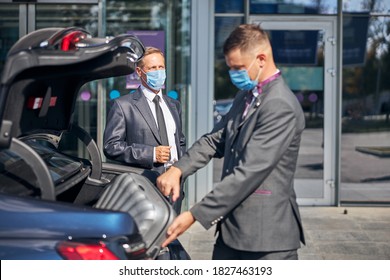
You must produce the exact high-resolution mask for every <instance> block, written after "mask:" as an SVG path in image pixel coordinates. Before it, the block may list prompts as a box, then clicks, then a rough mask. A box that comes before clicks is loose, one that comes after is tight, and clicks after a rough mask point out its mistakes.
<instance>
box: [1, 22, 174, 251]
mask: <svg viewBox="0 0 390 280" xmlns="http://www.w3.org/2000/svg"><path fill="white" fill-rule="evenodd" d="M143 52H144V47H143V45H142V43H141V42H140V41H139V40H138V39H137V38H135V37H133V36H131V35H127V34H124V35H120V36H117V37H113V38H110V39H106V38H104V39H100V38H92V37H91V35H90V34H88V32H86V31H85V30H82V29H79V28H47V29H41V30H38V31H35V32H33V33H30V34H28V35H26V36H25V37H23V38H22V39H20V40H19V41H18V42H17V43H16V44H15V45H14V46H13V47H12V49H11V50H10V52H9V54H8V57H7V60H6V64H5V67H4V71H3V74H2V77H1V88H0V125H1V127H0V155H7V156H8V155H10V157H11V158H13V157H14V155H16V156H15V157H17V158H20V159H22V160H23V161H24V164H25V165H26V166H28V167H26V168H22V167H21V165H18V164H15V162H17V161H12V163H13V164H10V165H9V166H5V167H4V170H5V174H7V176H8V175H9V174H13V176H14V177H15V176H16V177H23V178H22V179H23V180H19V181H17V183H9V184H8V183H6V179H4V180H3V182H4V183H5V187H4V186H3V187H2V188H1V192H4V193H7V194H11V195H16V196H26V197H34V198H40V199H43V200H46V201H52V202H61V203H70V204H71V205H73V206H74V207H76V208H77V209H82V208H87V209H88V211H98V212H99V213H101V211H102V210H104V211H109V212H112V211H114V212H121V213H127V214H128V215H129V216H130V217H131V221H132V222H134V223H135V225H136V228H133V227H132V228H131V232H127V233H125V234H127V235H128V236H134V234H135V233H138V234H140V235H141V237H142V240H143V246H145V257H146V258H156V257H157V256H158V255H159V253H160V249H161V247H160V244H161V243H162V241H163V240H164V238H165V233H166V230H167V227H168V225H169V224H170V223H171V222H172V220H173V219H174V217H175V212H174V210H173V208H172V207H171V205H170V204H169V203H168V201H167V200H166V199H165V198H164V197H163V196H162V195H161V194H160V192H159V191H158V190H157V188H156V187H155V186H154V181H155V179H156V177H157V175H156V174H155V173H153V172H151V171H148V170H142V169H137V168H131V167H123V166H121V165H117V164H103V163H102V160H101V155H100V152H99V149H98V147H97V145H96V143H95V141H94V140H93V139H92V137H91V136H90V135H89V134H88V133H86V132H85V130H83V129H82V128H80V127H78V126H77V125H74V124H72V116H73V111H74V107H75V102H76V98H77V96H78V92H79V89H80V87H81V86H82V85H84V84H85V83H86V82H89V81H91V80H96V79H101V78H108V77H113V76H122V75H128V74H131V73H132V72H133V71H134V69H135V63H136V62H137V61H138V60H139V59H141V58H142V56H143ZM64 133H71V134H73V135H74V136H75V137H76V138H78V139H79V140H81V141H82V143H84V144H85V145H86V147H87V150H88V151H89V155H90V157H89V159H80V158H75V157H73V156H70V155H66V154H64V153H63V152H61V151H60V150H59V149H58V147H59V144H60V142H61V138H62V135H63V134H64ZM4 157H5V156H3V158H4ZM8 162H9V161H8ZM103 165H104V167H103ZM7 168H8V169H7ZM27 169H29V170H27ZM20 170H25V171H24V172H25V173H26V174H25V175H22V174H24V173H23V172H21V171H20ZM7 176H4V177H3V178H6V177H7ZM7 178H8V177H7ZM28 178H31V180H30V179H28ZM11 181H12V180H10V182H11ZM22 181H28V184H26V183H25V182H22ZM27 185H28V186H27ZM80 207H81V208H80ZM97 223H99V221H97ZM111 237H113V236H111Z"/></svg>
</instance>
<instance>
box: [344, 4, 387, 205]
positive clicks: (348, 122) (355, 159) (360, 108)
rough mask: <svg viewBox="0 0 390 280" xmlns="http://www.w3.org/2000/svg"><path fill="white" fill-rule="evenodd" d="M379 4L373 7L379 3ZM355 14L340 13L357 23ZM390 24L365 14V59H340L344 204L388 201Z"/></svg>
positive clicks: (382, 18) (385, 20) (382, 19)
mask: <svg viewBox="0 0 390 280" xmlns="http://www.w3.org/2000/svg"><path fill="white" fill-rule="evenodd" d="M351 2H352V1H351ZM363 2H365V3H366V1H362V2H360V3H361V4H362V5H361V6H360V8H362V7H363V8H364V7H365V6H364V5H363ZM380 2H381V1H378V2H376V5H375V6H374V7H378V5H379V6H380V5H381V3H380ZM382 4H384V3H383V2H382ZM349 8H350V9H352V5H351V6H350V7H349ZM354 17H355V18H354ZM356 17H359V16H358V15H352V14H348V15H346V16H345V18H346V20H347V21H353V20H354V19H355V23H356V24H358V23H357V22H358V21H356ZM389 27H390V17H370V18H369V21H368V29H367V38H365V40H364V47H365V49H364V52H365V56H364V59H363V60H362V62H361V63H359V64H355V65H354V64H348V63H344V67H343V90H342V94H343V102H342V104H343V105H342V139H341V141H342V142H341V143H342V149H341V162H342V168H341V181H342V186H341V200H342V201H344V202H356V201H359V202H384V201H388V202H389V201H390V194H389V183H390V120H389V115H390V80H389V79H388V78H385V77H388V73H389V71H390V52H389V45H390V37H389V36H388V33H389Z"/></svg>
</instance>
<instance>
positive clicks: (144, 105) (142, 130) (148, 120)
mask: <svg viewBox="0 0 390 280" xmlns="http://www.w3.org/2000/svg"><path fill="white" fill-rule="evenodd" d="M136 72H137V74H138V76H139V77H140V80H141V86H140V87H139V88H138V89H137V90H136V91H135V92H134V93H132V94H126V95H124V96H121V97H119V98H116V99H114V100H112V101H111V108H110V110H109V113H108V116H107V123H106V128H105V131H104V140H103V142H104V149H103V150H104V154H105V155H106V157H107V158H109V159H111V160H115V161H120V162H122V163H125V164H127V165H131V166H135V167H141V168H145V169H150V170H154V171H156V172H158V173H159V174H161V173H163V172H164V171H165V170H166V169H167V168H168V167H170V165H171V163H172V162H174V161H177V160H178V159H179V158H180V157H181V156H182V154H183V153H184V151H185V149H186V139H185V137H184V134H183V132H182V123H181V105H180V102H179V101H177V100H175V99H172V98H170V97H168V96H166V95H163V94H162V91H161V88H162V86H163V85H164V83H165V78H166V73H165V59H164V55H163V53H162V52H161V50H159V49H157V48H153V47H148V48H146V50H145V54H144V57H143V58H142V60H141V61H140V62H139V63H138V65H137V68H136ZM156 96H157V97H156ZM160 108H161V111H160V112H162V115H163V117H162V120H163V121H164V123H163V124H159V123H158V110H159V109H160ZM160 126H161V127H160ZM164 126H165V128H164ZM162 130H163V131H162ZM164 132H166V134H164V135H161V134H160V133H164ZM181 200H182V195H180V199H179V200H177V201H176V202H175V204H174V208H175V210H176V211H177V212H178V213H180V208H181Z"/></svg>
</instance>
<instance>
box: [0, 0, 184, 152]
mask: <svg viewBox="0 0 390 280" xmlns="http://www.w3.org/2000/svg"><path fill="white" fill-rule="evenodd" d="M47 2H50V3H47ZM189 8H190V1H187V0H177V1H176V0H175V1H168V0H165V1H139V0H132V1H117V0H115V1H114V0H106V1H98V0H96V1H61V0H59V1H36V2H35V1H34V3H21V4H9V3H2V2H1V1H0V38H1V39H0V44H1V52H0V71H2V69H3V65H4V61H5V58H6V55H7V52H8V50H9V49H10V47H11V46H12V45H13V44H14V43H15V42H16V41H17V40H18V39H19V37H20V36H23V35H24V34H26V33H28V32H31V31H33V30H36V29H41V28H45V27H69V26H77V27H82V28H84V29H86V30H87V31H88V32H90V33H91V34H92V35H93V36H103V37H104V36H115V35H118V34H122V33H129V32H130V33H134V32H138V33H135V35H137V36H138V37H139V38H140V39H141V41H143V40H144V39H145V40H147V39H148V37H147V36H143V34H141V33H142V32H143V33H144V34H147V35H150V36H153V34H154V33H158V34H160V35H161V37H160V38H158V39H155V40H154V41H153V40H152V41H147V42H145V41H143V42H144V44H145V45H152V44H154V43H156V44H157V45H154V46H156V47H160V48H161V49H162V50H163V51H164V53H165V59H166V64H167V82H166V88H165V91H166V93H167V94H170V95H171V96H173V97H175V98H178V99H180V100H181V101H182V103H183V122H184V123H185V119H186V115H185V114H186V113H185V112H186V109H185V106H186V103H187V102H188V101H187V94H188V87H189V74H190V72H189V69H190V67H189V58H190V39H189V38H190V28H189V26H190V22H189V20H190V16H189V15H190V13H189ZM27 18H30V19H29V20H26V19H27ZM142 36H143V37H142ZM150 36H149V37H150ZM136 86H137V85H133V87H132V85H131V84H130V82H129V77H115V78H109V79H105V80H101V81H93V82H90V83H88V84H86V85H84V86H83V87H82V88H81V90H80V93H79V97H78V100H77V102H76V107H75V114H74V122H75V123H77V124H79V125H80V126H81V127H83V128H84V129H85V130H87V132H88V133H90V134H91V135H92V136H93V138H94V139H95V140H96V141H97V142H98V144H99V145H101V141H102V140H101V138H102V133H103V130H104V126H105V116H106V113H107V108H108V104H109V101H110V99H112V98H116V97H118V96H120V95H123V94H129V93H130V92H131V91H132V90H133V88H134V87H136ZM62 145H63V149H66V150H68V152H73V153H74V154H77V155H78V156H86V155H87V151H86V150H85V148H84V145H83V144H82V143H78V142H77V141H74V140H73V139H68V138H67V137H64V138H63V141H62Z"/></svg>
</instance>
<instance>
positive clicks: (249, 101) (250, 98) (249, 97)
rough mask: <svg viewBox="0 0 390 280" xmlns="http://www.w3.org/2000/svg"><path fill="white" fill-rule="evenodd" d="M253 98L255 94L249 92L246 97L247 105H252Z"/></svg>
mask: <svg viewBox="0 0 390 280" xmlns="http://www.w3.org/2000/svg"><path fill="white" fill-rule="evenodd" d="M253 96H254V95H253V92H252V91H248V92H247V94H246V97H245V103H247V104H250V103H251V102H252V99H253Z"/></svg>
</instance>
